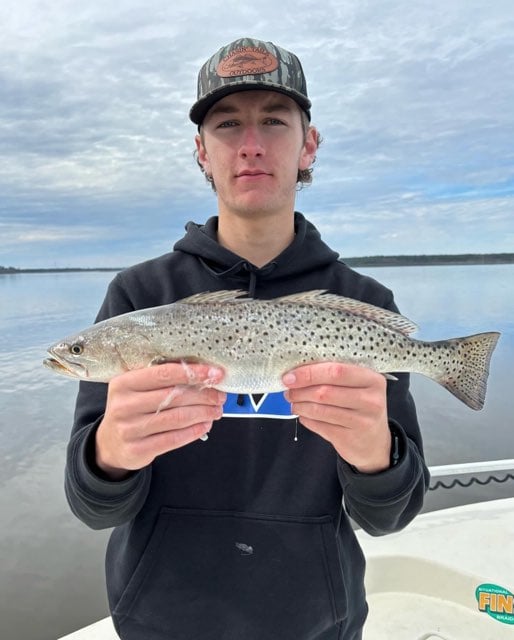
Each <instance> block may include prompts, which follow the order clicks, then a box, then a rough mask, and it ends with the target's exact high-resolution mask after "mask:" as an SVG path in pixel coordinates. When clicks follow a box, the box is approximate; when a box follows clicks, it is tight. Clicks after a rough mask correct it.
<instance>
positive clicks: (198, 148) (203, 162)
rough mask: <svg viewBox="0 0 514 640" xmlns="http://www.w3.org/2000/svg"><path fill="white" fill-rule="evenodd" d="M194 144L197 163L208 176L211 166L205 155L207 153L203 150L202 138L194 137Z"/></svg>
mask: <svg viewBox="0 0 514 640" xmlns="http://www.w3.org/2000/svg"><path fill="white" fill-rule="evenodd" d="M195 144H196V151H197V152H198V162H199V163H200V164H201V165H202V167H203V170H204V171H205V173H206V175H209V176H210V175H211V166H210V162H209V157H208V155H207V151H206V149H205V145H204V143H203V140H202V136H200V135H198V134H197V135H196V136H195Z"/></svg>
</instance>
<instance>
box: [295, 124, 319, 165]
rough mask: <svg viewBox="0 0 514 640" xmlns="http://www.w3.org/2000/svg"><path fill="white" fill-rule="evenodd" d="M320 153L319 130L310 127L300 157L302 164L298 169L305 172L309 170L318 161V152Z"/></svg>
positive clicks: (300, 163)
mask: <svg viewBox="0 0 514 640" xmlns="http://www.w3.org/2000/svg"><path fill="white" fill-rule="evenodd" d="M317 151H318V130H317V129H316V127H309V128H308V130H307V134H306V135H305V142H304V143H303V149H302V153H301V155H300V162H299V165H298V169H300V170H301V171H304V170H305V169H309V168H310V166H311V165H312V164H313V162H314V160H315V159H316V152H317Z"/></svg>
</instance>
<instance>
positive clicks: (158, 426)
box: [66, 39, 428, 640]
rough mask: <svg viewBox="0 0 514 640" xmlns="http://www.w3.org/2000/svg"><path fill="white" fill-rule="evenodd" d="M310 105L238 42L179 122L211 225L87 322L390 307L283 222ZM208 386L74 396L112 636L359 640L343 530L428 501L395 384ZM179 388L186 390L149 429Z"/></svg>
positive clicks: (290, 212)
mask: <svg viewBox="0 0 514 640" xmlns="http://www.w3.org/2000/svg"><path fill="white" fill-rule="evenodd" d="M310 106H311V104H310V101H309V99H308V97H307V89H306V85H305V79H304V76H303V71H302V68H301V65H300V62H299V61H298V59H297V58H296V56H294V55H293V54H291V53H289V52H287V51H285V50H283V49H281V48H279V47H277V46H275V45H273V44H272V43H269V42H260V41H256V40H251V39H243V40H238V41H236V42H233V43H231V44H229V45H227V46H226V47H223V48H222V49H221V50H220V51H219V52H218V53H217V54H216V55H214V56H213V57H212V58H211V59H210V60H208V61H207V63H206V64H205V65H204V66H203V68H202V69H201V71H200V74H199V81H198V100H197V102H196V103H195V104H194V105H193V107H192V109H191V119H192V120H193V122H194V123H195V124H197V125H198V128H199V133H198V135H197V137H196V145H197V153H198V156H197V158H198V162H199V163H200V165H201V167H202V169H203V171H204V172H205V174H206V177H207V179H208V180H209V181H210V182H211V183H212V185H213V187H214V188H215V191H216V197H217V202H218V215H217V216H216V217H212V218H210V219H209V220H208V221H207V222H206V223H205V224H204V225H201V226H200V225H197V224H193V223H189V224H188V225H187V233H186V235H185V237H184V238H183V239H182V240H180V241H179V242H178V243H177V244H176V245H175V247H174V251H173V252H171V253H169V254H166V255H164V256H161V257H159V258H156V259H153V260H150V261H148V262H145V263H143V264H140V265H136V266H134V267H132V268H130V269H127V270H125V271H123V272H121V273H119V274H118V275H117V276H116V277H115V278H114V280H113V282H112V283H111V285H110V287H109V290H108V293H107V296H106V299H105V301H104V304H103V306H102V308H101V310H100V313H99V315H98V320H101V319H104V318H107V317H110V316H113V315H117V314H120V313H124V312H127V311H132V310H134V309H140V308H144V307H152V306H156V305H160V304H167V303H171V302H173V301H175V300H179V299H181V298H184V297H186V296H189V295H192V294H194V293H198V292H202V291H215V290H221V289H245V290H247V291H249V295H251V296H253V297H256V298H273V297H276V296H281V295H286V294H292V293H296V292H300V291H306V290H311V289H327V290H329V291H331V292H333V293H336V294H341V295H345V296H349V297H352V298H356V299H359V300H364V301H366V302H370V303H372V304H375V305H378V306H382V307H385V308H387V309H392V310H396V307H395V304H394V302H393V297H392V294H391V292H390V291H389V290H387V289H386V288H384V287H383V286H381V285H379V284H378V283H377V282H375V281H374V280H372V279H370V278H367V277H363V276H361V275H359V274H357V273H356V272H354V271H352V270H351V269H349V268H348V267H347V266H346V265H344V263H342V262H341V261H339V260H338V255H337V254H336V253H335V252H334V251H332V250H331V249H329V247H328V246H327V245H326V244H324V243H323V242H322V240H321V238H320V236H319V234H318V232H317V231H316V229H315V228H314V226H313V225H312V224H310V223H309V222H307V220H306V219H305V218H304V217H303V216H302V215H301V214H300V213H295V210H294V203H295V193H296V186H297V181H298V179H299V178H300V179H301V180H305V179H308V177H309V169H310V167H311V164H312V163H313V161H314V158H315V154H316V150H317V146H318V134H317V131H316V129H315V128H314V127H312V126H310V124H309V123H310ZM191 373H193V374H194V380H193V381H192V380H191V379H190V377H191ZM222 377H223V371H221V370H218V369H217V368H215V367H209V366H208V365H203V364H191V365H190V367H189V370H187V368H185V367H183V366H182V365H181V364H180V363H179V364H173V363H171V364H164V365H159V366H156V367H151V368H148V369H144V370H138V371H131V372H127V373H125V374H123V375H121V376H118V377H117V378H115V379H113V380H112V381H111V383H110V384H109V385H108V386H107V385H103V384H97V383H95V384H91V383H81V387H80V391H79V396H78V400H77V408H76V415H75V424H74V427H73V432H72V436H71V441H70V444H69V449H68V462H67V471H66V490H67V495H68V499H69V502H70V505H71V508H72V509H73V511H74V513H75V514H76V515H77V516H78V517H79V518H81V519H82V520H83V521H84V522H85V523H86V524H88V525H89V526H91V527H93V528H104V527H115V529H114V531H113V533H112V536H111V539H110V542H109V546H108V550H107V561H106V573H107V587H108V595H109V602H110V607H111V612H112V616H113V619H114V623H115V626H116V629H117V631H118V633H119V635H120V637H121V638H123V639H124V640H165V639H166V640H169V639H171V638H172V639H173V640H193V639H194V640H204V639H209V640H224V639H230V640H232V639H233V640H236V639H237V640H242V639H243V638H244V639H245V640H275V639H276V640H302V639H305V640H307V639H308V640H336V639H338V640H343V639H344V640H357V639H359V638H361V633H362V626H363V624H364V621H365V618H366V612H367V607H366V602H365V593H364V586H363V575H364V559H363V555H362V552H361V550H360V548H359V546H358V543H357V541H356V538H355V536H354V534H353V531H352V527H351V525H350V522H349V519H348V516H347V513H348V514H350V515H351V516H352V517H353V518H354V519H355V520H356V522H357V523H358V524H360V525H361V526H362V527H363V528H364V529H366V530H367V531H368V532H369V533H371V534H373V535H381V534H385V533H388V532H391V531H396V530H398V529H400V528H402V527H404V526H405V525H406V524H407V523H408V522H409V521H410V520H411V519H412V518H413V517H414V516H415V515H416V514H417V513H418V511H419V510H420V508H421V505H422V502H423V496H424V493H425V490H426V486H427V480H428V473H427V469H426V467H425V464H424V461H423V456H422V445H421V437H420V433H419V428H418V424H417V419H416V413H415V408H414V404H413V401H412V399H411V396H410V394H409V390H408V385H409V381H408V376H407V375H402V374H401V375H399V376H398V378H399V380H398V381H396V382H390V383H389V382H386V380H385V378H384V377H383V376H381V375H379V374H377V373H375V372H373V371H371V370H368V369H366V368H363V367H358V366H351V365H343V364H337V363H326V362H325V363H316V364H312V365H308V366H302V367H299V368H297V369H295V370H294V371H292V372H289V373H288V374H286V375H285V376H284V383H285V385H286V386H287V388H288V390H287V391H286V392H285V398H284V394H268V395H264V396H262V397H256V398H254V397H244V396H241V397H231V396H229V397H227V396H226V394H224V393H221V392H218V391H216V390H214V389H213V388H210V387H205V386H202V383H204V382H205V381H206V380H208V381H209V382H210V383H211V384H212V382H213V381H216V380H220V379H221V378H222ZM191 382H194V383H196V384H190V383H191ZM176 385H189V386H188V387H187V389H186V390H185V391H183V392H181V393H180V394H179V395H177V397H176V398H175V400H174V401H173V402H172V404H171V406H169V407H168V408H166V409H162V410H160V411H159V412H158V413H157V409H158V407H160V406H161V404H162V402H163V400H164V399H165V398H166V397H167V396H168V394H169V392H170V389H173V388H174V387H175V386H176ZM295 415H296V416H298V420H297V419H296V418H295V417H294V416H295ZM298 422H299V424H298ZM207 432H210V433H209V437H208V439H207V440H205V439H203V440H202V439H200V438H201V437H202V436H204V435H205V434H207ZM343 498H344V507H345V509H344V510H343V508H342V506H341V505H342V501H343Z"/></svg>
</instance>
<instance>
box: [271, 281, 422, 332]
mask: <svg viewBox="0 0 514 640" xmlns="http://www.w3.org/2000/svg"><path fill="white" fill-rule="evenodd" d="M273 302H276V303H279V304H287V303H293V304H305V305H308V306H312V307H318V308H320V309H337V310H338V311H345V312H346V313H350V314H352V315H355V316H359V317H362V318H366V319H367V320H371V321H373V322H377V323H378V324H381V325H383V326H384V327H387V328H388V329H393V330H395V331H398V332H400V333H403V334H404V335H409V334H411V333H413V332H414V331H416V330H417V328H418V327H417V325H416V324H414V322H412V321H411V320H409V319H408V318H406V317H405V316H402V315H400V314H399V313H395V312H394V311H389V310H388V309H382V308H381V307H376V306H375V305H372V304H368V303H366V302H362V301H361V300H355V299H353V298H345V297H344V296H338V295H335V294H333V293H327V292H326V290H325V289H314V290H312V291H304V292H302V293H293V294H292V295H288V296H282V297H280V298H275V299H274V300H273Z"/></svg>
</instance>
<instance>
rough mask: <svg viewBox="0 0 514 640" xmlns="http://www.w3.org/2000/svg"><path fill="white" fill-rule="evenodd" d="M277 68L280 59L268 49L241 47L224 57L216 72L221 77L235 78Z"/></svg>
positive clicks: (268, 71)
mask: <svg viewBox="0 0 514 640" xmlns="http://www.w3.org/2000/svg"><path fill="white" fill-rule="evenodd" d="M277 68H278V60H277V59H276V58H275V56H274V55H273V54H272V53H270V52H269V51H267V50H266V49H263V48H261V47H239V48H238V49H234V51H231V52H230V53H229V54H228V56H225V58H223V60H222V61H221V62H220V63H219V64H218V67H217V68H216V73H217V74H218V76H220V78H234V77H237V76H254V75H259V74H262V73H271V72H272V71H275V69H277Z"/></svg>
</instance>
